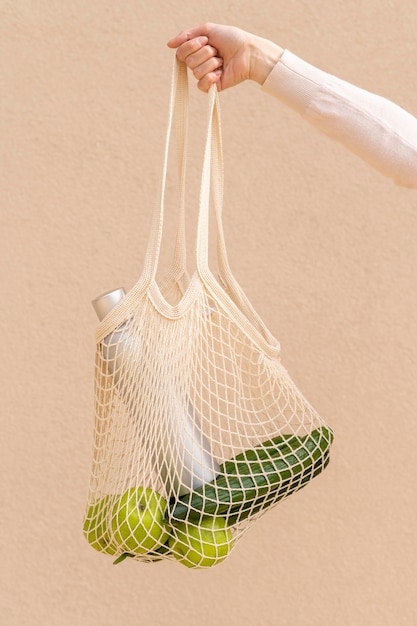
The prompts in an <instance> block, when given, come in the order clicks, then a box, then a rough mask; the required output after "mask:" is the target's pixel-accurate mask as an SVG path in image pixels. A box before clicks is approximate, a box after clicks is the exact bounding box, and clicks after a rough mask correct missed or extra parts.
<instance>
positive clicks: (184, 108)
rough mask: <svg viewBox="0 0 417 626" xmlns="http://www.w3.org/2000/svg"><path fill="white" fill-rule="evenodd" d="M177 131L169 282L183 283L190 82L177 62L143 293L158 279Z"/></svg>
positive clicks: (184, 68) (141, 286)
mask: <svg viewBox="0 0 417 626" xmlns="http://www.w3.org/2000/svg"><path fill="white" fill-rule="evenodd" d="M174 127H175V132H176V139H177V162H178V178H179V207H178V221H177V233H176V241H175V250H174V255H173V259H172V264H171V268H170V271H169V278H174V279H175V280H177V281H179V282H180V280H181V277H182V276H183V275H184V273H186V243H185V241H186V235H185V177H186V164H187V149H186V144H187V136H188V79H187V67H186V65H185V64H184V63H180V62H179V61H177V60H176V61H175V62H174V67H173V71H172V78H171V94H170V104H169V112H168V126H167V131H166V140H165V150H164V157H163V167H162V178H161V188H160V193H159V197H158V200H157V205H156V206H155V207H154V210H153V214H152V222H151V229H150V234H149V238H148V246H147V249H146V253H145V259H144V267H143V271H142V275H141V277H140V279H139V283H138V285H137V288H140V290H143V289H144V288H146V287H147V286H149V284H150V283H151V282H152V281H153V280H154V279H155V275H156V272H157V268H158V262H159V256H160V251H161V241H162V232H163V225H164V212H165V192H166V183H167V173H168V161H169V152H170V146H171V140H172V135H173V129H174Z"/></svg>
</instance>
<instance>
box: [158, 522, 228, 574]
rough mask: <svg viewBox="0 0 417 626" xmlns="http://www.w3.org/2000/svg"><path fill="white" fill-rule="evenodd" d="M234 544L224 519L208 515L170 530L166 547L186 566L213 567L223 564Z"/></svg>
mask: <svg viewBox="0 0 417 626" xmlns="http://www.w3.org/2000/svg"><path fill="white" fill-rule="evenodd" d="M232 545H233V538H232V533H231V531H230V528H228V527H227V523H226V520H225V519H224V518H223V517H213V516H211V515H210V516H209V515H207V516H206V517H203V518H202V520H201V521H200V522H198V525H197V524H193V523H192V522H181V523H180V524H178V525H176V526H175V527H174V528H173V529H172V535H171V536H170V538H169V547H170V549H171V552H172V553H173V555H174V556H175V558H176V559H178V561H179V562H180V563H182V564H183V565H186V566H187V567H212V566H213V565H217V564H218V563H221V562H222V561H224V559H225V558H226V557H227V555H228V554H229V552H230V550H231V548H232Z"/></svg>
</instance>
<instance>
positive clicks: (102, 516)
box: [83, 496, 117, 554]
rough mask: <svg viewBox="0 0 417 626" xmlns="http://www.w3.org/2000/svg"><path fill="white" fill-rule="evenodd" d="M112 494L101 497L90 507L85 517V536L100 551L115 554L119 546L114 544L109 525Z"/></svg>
mask: <svg viewBox="0 0 417 626" xmlns="http://www.w3.org/2000/svg"><path fill="white" fill-rule="evenodd" d="M109 500H110V496H105V497H104V498H101V500H99V501H98V502H96V503H95V504H92V505H91V506H89V507H88V511H87V513H86V516H85V518H84V526H83V531H84V536H85V538H86V539H87V541H88V543H89V544H90V545H91V546H92V547H93V548H94V549H95V550H98V551H99V552H106V553H107V554H115V552H116V549H117V547H116V546H115V545H114V544H113V542H112V540H111V536H110V528H109V527H108V524H107V522H108V513H109V504H110V502H109Z"/></svg>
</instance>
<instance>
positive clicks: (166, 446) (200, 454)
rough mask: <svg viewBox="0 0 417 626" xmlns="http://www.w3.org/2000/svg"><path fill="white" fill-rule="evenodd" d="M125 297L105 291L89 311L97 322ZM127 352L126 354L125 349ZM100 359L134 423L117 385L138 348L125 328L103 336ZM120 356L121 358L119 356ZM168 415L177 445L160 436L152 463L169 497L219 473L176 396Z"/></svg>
mask: <svg viewBox="0 0 417 626" xmlns="http://www.w3.org/2000/svg"><path fill="white" fill-rule="evenodd" d="M125 295H126V293H125V291H124V289H123V288H118V289H114V290H113V291H109V292H107V293H105V294H103V295H102V296H99V297H98V298H95V299H94V300H93V301H92V304H93V307H94V309H95V311H96V314H97V316H98V318H99V320H102V319H104V317H105V316H106V315H107V313H109V312H110V311H111V309H113V308H114V307H115V306H116V304H118V303H119V302H121V301H122V300H123V298H124V297H125ZM129 344H130V345H131V350H127V351H126V348H127V347H128V345H129ZM102 348H103V357H104V359H105V361H106V362H107V366H108V372H109V374H113V380H114V382H115V384H116V385H117V386H118V387H119V392H120V395H121V397H122V399H123V401H124V403H125V405H126V406H127V408H128V410H129V413H130V414H131V415H132V416H133V418H134V419H139V417H138V416H137V415H136V409H135V406H132V404H133V403H132V400H131V399H129V394H126V393H123V387H122V385H120V384H119V378H120V376H119V374H120V370H119V367H118V365H120V362H121V359H122V358H123V359H126V354H128V355H129V357H130V358H133V359H135V354H136V355H137V354H138V350H139V349H140V348H139V346H135V345H133V339H132V337H130V336H129V328H128V325H127V324H122V325H121V326H119V327H118V328H117V329H116V330H115V331H113V332H112V333H110V334H109V335H107V337H105V338H104V339H103V341H102ZM122 355H123V356H122ZM171 398H172V412H171V414H170V416H169V417H170V419H172V420H174V423H173V428H172V430H173V431H174V432H176V434H177V436H178V440H177V445H175V446H173V445H172V442H170V441H168V440H167V438H169V436H170V434H169V433H168V432H167V433H164V435H165V436H163V437H161V442H162V443H161V446H160V454H159V455H158V451H156V454H155V462H156V463H157V464H158V468H159V471H160V473H161V477H162V479H163V481H164V483H165V484H168V485H169V491H170V493H171V494H172V495H178V494H179V495H184V494H186V493H188V492H189V491H191V490H192V489H193V488H194V489H195V488H197V487H200V486H201V485H202V484H204V483H209V482H211V481H212V480H214V478H215V477H216V475H217V474H218V473H219V471H220V467H219V465H218V463H217V461H216V460H215V459H214V458H213V455H212V452H211V448H210V444H209V442H208V440H207V438H206V437H205V436H204V434H203V433H202V432H201V429H200V428H199V426H198V424H197V420H196V417H195V415H194V411H193V407H192V406H191V404H190V403H188V407H187V408H186V407H183V406H182V403H181V402H180V401H179V398H178V396H176V395H175V393H174V392H173V393H172V394H171Z"/></svg>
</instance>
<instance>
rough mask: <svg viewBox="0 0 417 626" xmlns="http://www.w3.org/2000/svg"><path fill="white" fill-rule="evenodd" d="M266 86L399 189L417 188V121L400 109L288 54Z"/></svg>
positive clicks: (282, 58) (273, 72)
mask: <svg viewBox="0 0 417 626" xmlns="http://www.w3.org/2000/svg"><path fill="white" fill-rule="evenodd" d="M262 88H263V90H264V91H266V92H268V93H270V94H271V95H273V96H275V97H276V98H278V99H279V100H281V101H282V102H284V103H285V104H287V105H288V106H290V107H291V108H293V109H295V110H296V111H297V112H298V113H300V114H301V115H302V116H303V117H304V118H305V119H306V120H307V121H309V122H310V123H311V124H313V125H314V126H315V127H316V128H317V129H319V130H320V131H321V132H323V133H325V134H326V135H328V136H330V137H332V138H333V139H335V140H337V141H339V142H340V143H342V144H343V145H344V146H346V148H348V149H349V150H351V151H352V152H354V153H355V154H357V155H358V156H359V157H361V158H362V159H364V160H365V161H367V162H368V163H369V164H370V165H371V166H373V167H374V168H375V169H377V170H379V171H380V172H381V173H382V174H384V175H385V176H388V177H390V178H392V179H393V180H394V181H395V182H396V183H397V184H398V185H402V186H404V187H414V188H417V119H416V118H415V117H413V116H412V115H410V114H409V113H407V112H406V111H405V110H404V109H402V108H401V107H399V106H398V105H396V104H394V103H393V102H391V101H390V100H387V99H385V98H382V97H381V96H377V95H375V94H373V93H370V92H368V91H365V90H363V89H360V88H358V87H356V86H354V85H352V84H350V83H348V82H346V81H343V80H340V79H339V78H337V77H335V76H332V75H330V74H327V73H326V72H323V71H322V70H319V69H317V68H316V67H313V66H312V65H310V64H309V63H306V62H305V61H303V60H302V59H300V58H299V57H297V56H296V55H294V54H292V53H291V52H289V51H288V50H285V51H284V53H283V55H282V56H281V58H280V60H279V61H278V63H277V64H276V66H275V67H274V69H273V70H272V72H271V73H270V74H269V76H268V78H267V79H266V81H265V83H264V85H263V87H262Z"/></svg>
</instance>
